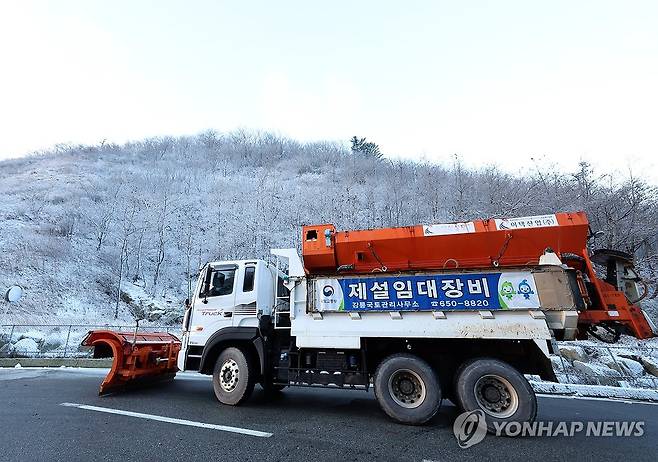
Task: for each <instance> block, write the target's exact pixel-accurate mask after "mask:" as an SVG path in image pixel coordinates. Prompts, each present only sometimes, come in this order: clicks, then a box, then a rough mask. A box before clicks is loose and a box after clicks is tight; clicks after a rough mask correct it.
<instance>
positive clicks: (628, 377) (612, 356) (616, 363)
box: [605, 346, 636, 383]
mask: <svg viewBox="0 0 658 462" xmlns="http://www.w3.org/2000/svg"><path fill="white" fill-rule="evenodd" d="M605 349H606V350H608V354H609V355H610V357H611V358H612V360H613V361H614V363H615V365H616V366H617V370H618V371H619V374H621V378H626V379H630V381H631V382H633V383H635V382H636V380H635V378H634V377H633V376H630V375H628V376H626V375H624V370H625V369H624V368H623V367H622V366H620V365H619V363H618V362H617V358H615V355H614V354H612V351H611V350H610V347H609V346H606V347H605Z"/></svg>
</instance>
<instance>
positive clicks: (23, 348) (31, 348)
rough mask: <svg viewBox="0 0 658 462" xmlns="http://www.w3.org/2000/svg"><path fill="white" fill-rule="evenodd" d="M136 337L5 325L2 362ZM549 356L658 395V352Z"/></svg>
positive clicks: (567, 377) (574, 378) (581, 349)
mask: <svg viewBox="0 0 658 462" xmlns="http://www.w3.org/2000/svg"><path fill="white" fill-rule="evenodd" d="M98 329H109V330H121V331H127V332H133V331H134V330H135V326H134V325H132V326H130V325H107V324H104V325H94V324H62V325H44V324H20V325H19V324H2V325H0V358H21V357H23V358H86V357H91V356H92V353H93V352H92V350H91V348H89V347H83V346H81V345H80V343H81V342H82V339H83V338H84V337H85V335H87V332H89V331H90V330H98ZM138 332H167V333H171V334H174V335H177V336H179V337H180V335H181V328H180V326H139V329H138ZM558 346H559V351H557V352H556V354H554V355H552V356H551V362H552V363H553V369H554V370H555V373H556V375H557V377H558V380H559V381H560V383H570V384H585V385H608V386H615V387H634V388H650V389H658V348H657V347H649V346H643V345H633V346H628V345H602V344H593V343H592V342H558Z"/></svg>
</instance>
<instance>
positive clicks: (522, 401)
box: [455, 358, 537, 433]
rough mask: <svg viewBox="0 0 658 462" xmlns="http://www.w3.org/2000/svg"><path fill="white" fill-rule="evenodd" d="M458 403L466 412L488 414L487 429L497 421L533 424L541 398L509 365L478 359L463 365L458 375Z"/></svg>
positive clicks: (492, 431)
mask: <svg viewBox="0 0 658 462" xmlns="http://www.w3.org/2000/svg"><path fill="white" fill-rule="evenodd" d="M455 378H456V381H455V391H456V395H457V396H456V398H457V404H458V405H459V406H460V407H461V408H462V410H463V411H464V412H467V411H474V410H480V411H482V412H483V413H484V418H485V421H486V423H487V430H489V432H490V433H495V428H496V427H495V426H494V422H521V423H523V422H532V421H534V420H535V417H536V416H537V397H536V396H535V392H534V390H533V389H532V387H531V386H530V384H529V383H528V381H527V380H526V379H525V377H524V376H523V375H522V374H521V373H520V372H519V371H518V370H516V369H515V368H514V367H512V366H510V365H509V364H507V363H506V362H503V361H500V360H498V359H492V358H476V359H472V360H470V361H467V362H465V363H464V364H462V365H461V367H460V368H459V370H458V371H457V374H456V376H455Z"/></svg>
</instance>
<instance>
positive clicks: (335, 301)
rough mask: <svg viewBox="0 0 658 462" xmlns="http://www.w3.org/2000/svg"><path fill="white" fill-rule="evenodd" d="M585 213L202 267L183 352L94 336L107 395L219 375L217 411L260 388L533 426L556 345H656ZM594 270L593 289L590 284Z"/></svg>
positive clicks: (618, 262) (321, 228)
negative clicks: (635, 341)
mask: <svg viewBox="0 0 658 462" xmlns="http://www.w3.org/2000/svg"><path fill="white" fill-rule="evenodd" d="M591 235H592V233H591V230H590V227H589V224H588V221H587V217H586V216H585V214H584V213H583V212H576V213H556V214H551V215H543V216H532V217H522V218H512V219H485V220H474V221H469V222H463V223H445V224H433V225H419V226H413V227H398V228H385V229H372V230H353V231H337V230H336V228H335V227H334V226H333V225H330V224H321V225H313V226H304V227H303V228H302V257H303V260H302V259H301V258H300V257H299V256H298V253H297V251H296V250H295V249H272V250H271V255H272V261H271V262H266V261H264V260H259V259H249V260H235V261H217V262H209V263H207V264H206V265H205V266H204V267H203V268H202V269H201V271H200V274H199V278H198V281H197V284H196V287H195V290H194V293H193V296H192V297H191V299H189V300H186V303H185V305H186V306H185V315H184V318H183V326H182V338H181V339H179V338H177V337H175V336H173V335H170V334H166V333H141V332H137V331H135V332H112V331H92V332H90V333H89V334H88V335H87V337H86V338H85V339H84V341H83V345H87V346H92V347H94V349H95V351H94V355H95V357H104V356H113V357H114V361H113V366H112V369H111V370H110V373H109V374H108V376H107V377H106V379H105V380H104V381H103V383H102V385H101V388H100V393H101V394H105V393H110V392H114V391H117V390H120V389H122V388H124V387H126V386H127V385H130V384H132V383H134V382H141V381H145V380H148V379H163V378H172V377H173V376H174V375H175V373H176V372H177V371H179V370H180V371H197V372H199V373H201V374H207V375H212V385H213V389H214V393H215V395H216V397H217V399H218V400H219V401H220V402H221V403H223V404H227V405H239V404H240V403H242V402H244V401H245V400H247V399H248V398H249V396H250V394H251V393H252V391H253V389H254V386H255V385H256V384H260V386H262V387H263V388H264V389H265V390H266V391H267V392H273V391H277V390H281V389H282V388H284V387H289V386H304V387H318V388H321V387H332V388H340V389H362V390H368V389H369V388H370V387H373V389H374V395H375V397H376V399H377V401H378V403H379V405H380V407H381V409H382V410H383V411H384V412H385V413H386V414H388V416H390V417H391V418H392V419H394V420H395V421H397V422H401V423H404V424H422V423H424V422H427V421H428V420H429V419H430V418H432V416H434V415H435V413H436V412H437V410H438V408H439V405H440V402H441V400H442V399H443V398H448V399H450V400H451V401H453V402H454V403H455V404H457V405H458V406H460V407H461V408H462V409H463V410H465V411H471V410H481V411H482V412H483V413H484V414H485V416H486V421H487V423H488V425H489V428H490V429H492V428H493V424H494V422H504V421H516V422H526V421H532V420H533V419H534V418H535V415H536V412H537V401H536V397H535V394H534V392H533V389H532V388H531V386H530V384H529V382H528V380H527V379H526V376H527V375H536V376H540V377H541V378H542V379H544V380H553V381H554V380H556V377H555V373H554V371H553V368H552V365H551V361H550V357H549V355H550V354H551V353H552V352H553V351H555V349H556V344H555V340H556V339H557V340H562V339H565V340H572V339H576V338H584V337H586V336H587V335H588V334H594V335H598V336H602V335H608V336H612V337H613V340H614V337H618V335H619V334H620V333H622V332H625V333H630V334H632V335H634V336H635V337H637V338H648V337H652V336H653V335H654V332H653V326H652V325H651V323H650V321H649V320H648V318H646V317H645V315H644V313H643V311H642V310H641V308H640V307H639V305H638V302H639V300H640V299H641V298H642V297H643V295H644V294H643V292H646V290H644V291H643V290H642V280H641V278H640V277H639V276H638V274H637V272H636V271H635V269H634V267H633V260H632V258H631V257H630V256H629V255H626V254H623V253H620V252H615V251H606V250H599V251H596V252H591V251H589V250H588V238H589V237H590V236H591ZM595 265H597V268H598V271H599V272H600V273H601V274H600V275H599V274H597V270H596V269H595Z"/></svg>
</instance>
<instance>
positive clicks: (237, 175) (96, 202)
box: [0, 130, 658, 322]
mask: <svg viewBox="0 0 658 462" xmlns="http://www.w3.org/2000/svg"><path fill="white" fill-rule="evenodd" d="M355 143H356V144H355ZM368 143H370V142H369V141H367V140H365V139H362V138H356V141H355V140H351V142H350V141H349V140H346V142H345V143H336V142H311V143H302V142H299V141H296V140H292V139H288V138H285V137H281V136H278V135H276V134H271V133H263V132H253V131H247V130H240V131H236V132H232V133H218V132H213V131H208V132H204V133H202V134H200V135H198V136H193V137H182V138H173V137H162V138H153V139H147V140H142V141H137V142H131V143H127V144H125V145H115V144H111V143H102V144H100V145H97V146H58V147H57V148H55V149H53V150H52V151H49V152H44V153H42V154H39V155H36V156H33V157H28V158H25V159H19V160H12V161H5V162H2V163H0V176H1V177H2V178H3V181H2V182H0V211H1V212H0V213H4V219H3V220H0V248H1V250H2V252H0V262H1V263H2V264H0V286H2V285H3V284H4V285H8V284H9V283H12V284H13V283H20V284H21V285H23V286H24V287H25V288H26V293H27V294H28V296H26V297H25V298H24V299H23V301H22V302H21V305H20V306H19V307H17V308H16V309H15V310H13V311H12V313H11V315H12V316H13V315H16V316H23V317H22V318H19V320H20V321H24V320H25V318H26V317H29V319H30V320H32V321H47V320H48V319H49V318H50V319H51V320H52V321H55V320H62V319H63V318H69V319H71V318H76V319H79V320H83V319H84V320H85V321H91V322H99V321H100V320H104V319H111V318H113V317H114V314H115V311H116V314H117V316H118V317H119V318H120V319H125V320H130V319H132V318H131V316H130V310H131V309H132V310H135V309H141V308H140V307H143V308H144V309H146V310H147V311H149V312H151V313H152V312H153V311H158V312H171V316H169V315H167V314H166V313H165V315H163V316H165V320H167V319H174V318H175V317H176V316H177V315H178V314H179V312H180V309H181V307H182V303H181V302H182V300H184V299H185V298H186V297H187V296H188V291H189V290H190V281H193V280H194V278H195V277H196V273H197V269H198V267H199V266H200V265H201V264H203V263H204V262H205V261H208V260H213V259H231V258H256V257H261V258H267V257H268V251H269V248H270V247H297V248H298V247H299V246H300V236H299V233H300V226H301V225H303V224H310V223H326V222H330V223H335V224H336V225H337V226H338V227H339V228H342V229H350V228H368V227H381V226H404V225H413V224H419V223H435V222H442V221H443V222H445V221H458V220H470V219H473V218H484V217H503V216H515V215H516V216H518V215H528V214H542V213H550V212H555V211H573V210H581V209H583V210H585V211H586V212H587V213H588V215H589V217H590V221H591V225H592V228H593V230H595V231H603V235H602V236H600V237H598V238H597V242H596V244H597V245H598V246H599V247H610V248H615V249H619V250H623V251H626V252H629V253H632V254H634V255H635V256H636V258H637V261H638V264H639V266H640V267H641V269H642V271H643V272H644V275H645V276H646V277H647V279H648V280H649V282H650V283H651V284H650V285H651V287H650V290H651V293H650V296H651V297H655V296H656V294H657V293H658V292H656V280H657V279H658V248H657V245H658V244H657V239H658V236H657V235H656V230H658V191H657V189H656V187H655V186H653V185H651V184H648V183H647V182H646V181H644V180H642V179H641V178H640V177H638V176H637V175H636V174H635V172H622V173H620V174H618V175H616V176H611V175H605V174H603V173H601V172H599V171H597V169H596V167H595V166H592V165H589V164H587V163H581V165H580V166H579V168H578V169H577V170H576V171H573V172H565V171H561V170H560V169H558V168H557V167H556V166H555V165H552V164H551V163H550V161H546V160H545V159H540V158H536V157H534V156H528V159H527V162H525V163H524V170H523V171H519V172H516V173H506V172H503V171H501V170H500V169H499V168H497V167H496V166H481V167H480V168H478V169H469V168H467V167H466V166H465V163H464V162H462V159H460V158H459V157H456V158H455V159H454V160H453V161H452V162H449V163H448V164H447V165H442V164H435V163H429V162H411V161H403V160H391V159H387V158H386V157H384V156H381V155H377V154H376V153H377V152H379V150H378V149H377V150H376V151H374V152H375V153H374V154H372V153H371V154H372V155H370V154H368V153H364V152H362V149H361V148H363V149H366V147H367V146H368ZM355 146H356V147H357V148H358V149H356V150H355V149H354V147H355ZM375 146H376V145H375ZM368 149H370V148H368ZM373 149H374V148H373ZM380 154H381V153H380ZM531 157H532V158H531ZM8 255H11V257H12V258H8V257H7V256H8ZM117 300H119V303H118V304H117ZM48 307H55V308H54V309H53V308H48ZM154 307H155V308H154ZM167 316H168V317H167Z"/></svg>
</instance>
